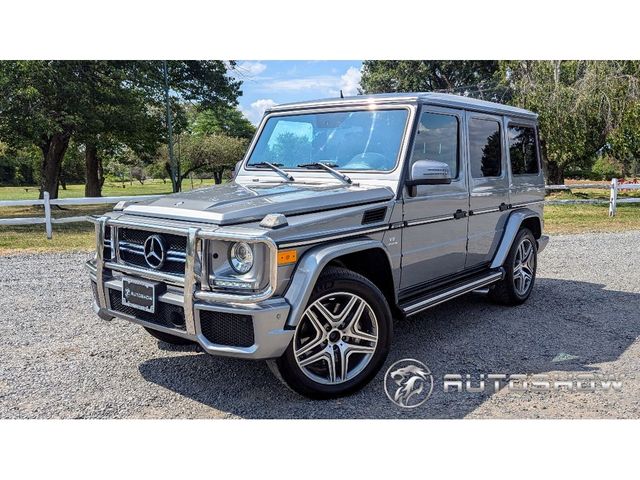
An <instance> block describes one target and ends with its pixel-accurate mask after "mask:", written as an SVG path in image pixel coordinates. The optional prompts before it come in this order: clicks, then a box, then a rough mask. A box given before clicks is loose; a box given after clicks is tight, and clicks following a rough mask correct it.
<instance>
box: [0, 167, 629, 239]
mask: <svg viewBox="0 0 640 480" xmlns="http://www.w3.org/2000/svg"><path fill="white" fill-rule="evenodd" d="M545 188H546V189H547V190H549V191H562V190H580V189H587V188H598V189H606V188H608V189H610V191H611V193H610V195H609V201H608V203H609V216H611V217H613V216H615V214H616V208H617V205H618V204H619V203H640V198H618V192H619V191H620V190H638V189H640V184H636V183H619V182H618V180H617V179H615V178H614V179H613V180H611V184H606V183H585V184H578V183H576V184H573V185H547V186H546V187H545ZM160 197H162V195H134V196H130V197H88V198H57V199H54V200H51V199H50V198H49V192H44V198H43V199H42V200H3V201H0V208H2V207H31V206H39V205H42V206H44V216H43V217H28V218H0V225H37V224H42V223H44V226H45V231H46V234H47V238H48V239H51V237H52V236H53V225H54V224H62V223H74V222H83V221H85V220H86V219H87V217H86V216H76V217H60V218H53V217H52V216H51V206H52V205H61V206H62V205H103V204H114V203H118V202H122V201H129V202H139V201H142V200H153V199H156V198H160ZM545 203H546V204H549V205H561V204H581V203H590V204H601V203H607V200H598V199H571V200H569V199H567V200H546V201H545Z"/></svg>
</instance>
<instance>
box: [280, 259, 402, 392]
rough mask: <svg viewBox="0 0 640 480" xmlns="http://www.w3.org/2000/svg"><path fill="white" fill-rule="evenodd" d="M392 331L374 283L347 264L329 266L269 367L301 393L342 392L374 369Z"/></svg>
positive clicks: (362, 382)
mask: <svg viewBox="0 0 640 480" xmlns="http://www.w3.org/2000/svg"><path fill="white" fill-rule="evenodd" d="M392 337H393V320H392V317H391V310H390V309H389V304H388V303H387V300H386V299H385V297H384V295H383V294H382V292H381V291H380V290H379V289H378V287H376V286H375V285H374V284H373V283H372V282H371V281H369V280H367V279H366V278H365V277H363V276H362V275H360V274H357V273H355V272H353V271H351V270H348V269H345V268H338V267H330V268H328V269H326V270H325V271H324V272H323V273H322V274H321V276H320V278H319V279H318V282H317V283H316V286H315V287H314V289H313V292H312V293H311V297H310V299H309V303H308V304H307V307H306V309H305V311H304V313H303V315H302V318H301V319H300V322H299V323H298V325H297V327H296V332H295V334H294V338H293V340H292V341H291V343H290V344H289V346H288V347H287V350H286V351H285V353H284V354H283V355H282V356H281V357H280V358H278V359H276V360H275V361H271V362H269V367H270V368H271V369H272V370H274V373H275V374H276V377H278V378H279V379H280V380H281V381H282V382H284V383H285V384H286V385H287V386H288V387H289V388H290V389H291V390H293V391H295V392H297V393H299V394H301V395H304V396H306V397H309V398H312V399H329V398H337V397H342V396H345V395H350V394H352V393H354V392H356V391H358V390H360V389H361V388H362V387H364V386H365V385H366V384H367V383H368V382H369V381H370V380H371V379H372V378H373V377H374V376H375V375H376V373H378V371H379V370H380V368H381V367H382V365H383V364H384V361H385V359H386V358H387V354H388V353H389V347H390V345H391V340H392ZM345 359H346V360H345Z"/></svg>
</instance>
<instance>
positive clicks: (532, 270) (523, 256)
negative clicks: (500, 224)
mask: <svg viewBox="0 0 640 480" xmlns="http://www.w3.org/2000/svg"><path fill="white" fill-rule="evenodd" d="M537 266H538V250H537V246H536V239H535V237H534V236H533V233H531V230H529V229H528V228H523V229H522V230H520V232H518V235H516V238H515V240H514V241H513V245H511V250H510V251H509V255H507V259H506V260H505V262H504V265H503V267H504V269H505V277H504V279H503V280H501V281H500V282H499V283H496V284H495V285H494V286H493V288H492V289H491V290H489V298H491V299H492V300H493V301H495V302H497V303H501V304H503V305H520V304H521V303H524V302H525V301H526V300H527V298H529V295H531V291H532V290H533V284H534V283H535V280H536V269H537Z"/></svg>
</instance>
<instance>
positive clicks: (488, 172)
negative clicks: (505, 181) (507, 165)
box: [469, 118, 502, 178]
mask: <svg viewBox="0 0 640 480" xmlns="http://www.w3.org/2000/svg"><path fill="white" fill-rule="evenodd" d="M469 161H470V162H471V176H472V177H473V178H482V177H499V176H500V174H501V173H502V148H501V145H500V123H498V122H497V121H495V120H485V119H481V118H471V119H470V120H469Z"/></svg>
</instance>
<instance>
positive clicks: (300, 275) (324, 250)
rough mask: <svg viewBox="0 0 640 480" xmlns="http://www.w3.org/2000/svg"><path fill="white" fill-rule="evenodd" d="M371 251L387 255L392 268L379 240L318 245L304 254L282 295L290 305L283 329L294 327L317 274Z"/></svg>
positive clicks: (306, 301)
mask: <svg viewBox="0 0 640 480" xmlns="http://www.w3.org/2000/svg"><path fill="white" fill-rule="evenodd" d="M372 248H376V249H382V250H383V251H384V252H385V254H386V255H387V259H388V260H389V265H392V264H391V259H390V258H389V252H388V251H387V249H386V248H385V246H384V244H383V243H382V242H381V241H379V240H372V239H359V240H351V241H348V242H342V243H332V244H329V245H320V246H317V247H314V248H312V249H310V250H309V251H307V252H305V254H304V256H303V257H302V258H301V259H300V261H299V263H298V265H297V266H296V269H295V272H294V273H293V276H292V278H291V280H290V282H289V287H288V288H287V290H286V293H285V294H284V298H285V299H286V300H287V303H289V305H291V310H290V312H289V318H287V322H286V327H287V328H295V327H296V326H297V325H298V322H299V321H300V318H301V317H302V313H303V312H304V309H305V308H306V306H307V303H308V302H309V298H310V297H311V292H312V291H313V288H314V287H315V285H316V282H317V281H318V277H320V273H321V272H322V270H323V269H324V267H326V266H327V265H328V264H329V262H331V260H334V259H336V258H338V257H342V256H344V255H348V254H350V253H356V252H361V251H363V250H369V249H372Z"/></svg>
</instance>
